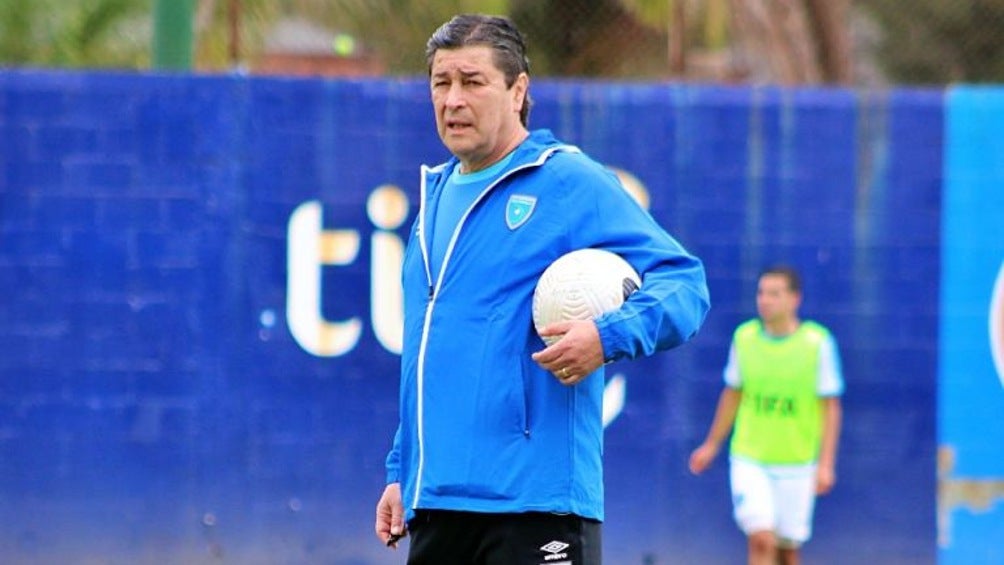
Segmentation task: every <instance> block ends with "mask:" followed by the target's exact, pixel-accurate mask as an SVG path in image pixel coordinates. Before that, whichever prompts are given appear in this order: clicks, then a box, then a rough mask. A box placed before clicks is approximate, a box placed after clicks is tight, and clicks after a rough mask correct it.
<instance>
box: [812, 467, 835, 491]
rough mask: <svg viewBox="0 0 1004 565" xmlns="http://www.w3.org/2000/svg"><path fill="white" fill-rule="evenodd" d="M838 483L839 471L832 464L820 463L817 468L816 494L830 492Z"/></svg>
mask: <svg viewBox="0 0 1004 565" xmlns="http://www.w3.org/2000/svg"><path fill="white" fill-rule="evenodd" d="M835 484H837V473H836V472H835V471H834V470H833V466H832V465H823V464H821V465H819V466H818V467H817V468H816V494H828V493H829V492H830V491H831V490H833V485H835Z"/></svg>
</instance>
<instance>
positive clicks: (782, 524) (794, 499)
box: [774, 465, 816, 565]
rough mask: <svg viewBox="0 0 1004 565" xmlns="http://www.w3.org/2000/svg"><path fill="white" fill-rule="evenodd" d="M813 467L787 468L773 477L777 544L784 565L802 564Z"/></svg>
mask: <svg viewBox="0 0 1004 565" xmlns="http://www.w3.org/2000/svg"><path fill="white" fill-rule="evenodd" d="M815 477H816V472H815V467H814V466H811V465H807V466H804V467H796V468H790V469H788V468H786V469H784V470H783V471H781V472H779V473H777V474H776V476H775V478H774V483H775V492H776V493H777V501H776V507H777V543H778V550H779V551H778V553H779V556H780V561H781V563H782V564H783V565H798V564H799V563H801V547H802V544H804V543H805V542H807V541H808V540H809V538H810V537H811V536H812V514H813V510H814V508H815V501H816V495H815V486H816V485H815Z"/></svg>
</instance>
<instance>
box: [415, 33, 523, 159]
mask: <svg viewBox="0 0 1004 565" xmlns="http://www.w3.org/2000/svg"><path fill="white" fill-rule="evenodd" d="M528 82H529V79H528V77H527V76H526V74H525V73H522V74H520V76H519V77H518V78H517V80H516V82H515V83H514V84H513V86H512V87H511V88H506V84H505V75H504V74H503V73H502V71H501V70H499V69H498V68H496V67H495V63H494V58H493V54H492V49H491V48H490V47H487V46H483V45H472V46H468V47H461V48H460V49H440V50H438V51H436V54H435V56H434V57H433V60H432V68H431V74H430V83H431V84H430V86H431V88H432V104H433V108H434V110H435V112H436V128H437V129H438V131H439V138H440V139H442V140H443V144H444V145H446V147H447V149H449V150H450V152H451V153H453V154H454V155H456V156H457V157H458V158H459V159H460V161H461V163H463V165H464V168H465V172H469V171H471V170H479V169H483V168H485V167H487V166H489V165H491V164H492V163H494V162H495V161H497V160H498V159H500V158H501V157H503V156H504V155H505V153H506V152H507V151H509V150H510V149H511V148H512V146H511V141H512V140H513V139H514V138H515V137H516V136H518V134H519V132H521V131H522V129H523V128H522V125H521V124H520V121H519V111H520V108H521V107H522V105H523V99H524V97H525V96H526V89H527V84H528Z"/></svg>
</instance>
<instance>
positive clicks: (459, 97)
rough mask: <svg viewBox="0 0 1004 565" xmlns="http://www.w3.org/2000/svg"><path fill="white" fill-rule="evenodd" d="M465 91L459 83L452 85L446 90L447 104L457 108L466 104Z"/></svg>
mask: <svg viewBox="0 0 1004 565" xmlns="http://www.w3.org/2000/svg"><path fill="white" fill-rule="evenodd" d="M464 102H465V100H464V91H463V89H462V88H461V85H460V84H459V83H454V84H451V85H450V89H449V90H447V91H446V105H447V106H449V107H451V108H456V107H458V106H463V105H464Z"/></svg>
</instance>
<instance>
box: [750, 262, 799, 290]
mask: <svg viewBox="0 0 1004 565" xmlns="http://www.w3.org/2000/svg"><path fill="white" fill-rule="evenodd" d="M765 275H775V276H779V277H784V280H786V281H787V282H788V290H790V291H792V292H794V293H796V294H801V293H802V277H801V276H799V274H798V271H796V270H795V268H794V267H790V266H788V265H772V266H770V267H767V268H766V269H764V270H763V271H760V277H763V276H765Z"/></svg>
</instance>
